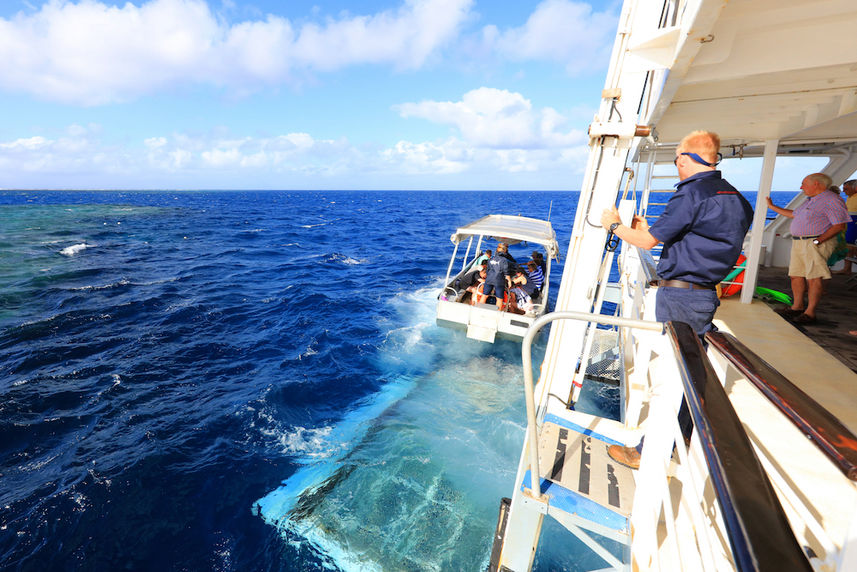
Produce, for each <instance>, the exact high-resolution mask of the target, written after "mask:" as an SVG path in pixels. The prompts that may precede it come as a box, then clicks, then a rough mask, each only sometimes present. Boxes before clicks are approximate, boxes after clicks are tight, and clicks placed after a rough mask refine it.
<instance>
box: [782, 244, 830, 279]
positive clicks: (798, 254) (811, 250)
mask: <svg viewBox="0 0 857 572" xmlns="http://www.w3.org/2000/svg"><path fill="white" fill-rule="evenodd" d="M834 249H836V237H833V238H832V239H830V240H826V241H824V242H822V243H821V244H819V245H818V246H816V245H814V244H813V243H812V240H793V241H792V256H791V260H789V276H802V277H804V278H824V279H825V280H826V279H828V278H830V268H829V267H828V266H827V259H828V258H830V255H831V254H833V251H834Z"/></svg>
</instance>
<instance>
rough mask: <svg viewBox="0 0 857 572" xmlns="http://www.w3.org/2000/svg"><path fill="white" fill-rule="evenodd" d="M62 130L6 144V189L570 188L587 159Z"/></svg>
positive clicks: (2, 169) (555, 152)
mask: <svg viewBox="0 0 857 572" xmlns="http://www.w3.org/2000/svg"><path fill="white" fill-rule="evenodd" d="M65 131H66V133H64V134H63V135H61V136H59V137H56V138H50V137H43V136H36V137H31V138H26V139H15V140H10V141H0V181H3V184H4V186H8V187H15V188H26V187H39V188H45V187H48V188H81V187H88V188H164V187H167V188H212V189H216V188H344V189H348V188H408V186H409V185H415V186H417V187H418V188H563V187H565V188H568V186H569V183H568V182H567V181H568V175H569V173H575V172H576V171H579V168H580V167H582V165H583V164H584V161H585V152H584V153H580V152H578V151H577V150H578V149H584V150H585V146H583V145H572V146H567V147H557V146H550V145H548V146H544V147H542V148H497V147H492V146H481V147H480V146H475V145H473V144H472V142H470V141H467V140H464V139H462V138H461V137H458V136H453V137H449V138H447V139H445V140H443V141H406V140H402V141H399V142H397V143H395V144H394V145H392V146H390V147H379V146H370V145H365V144H361V145H355V144H352V143H351V142H349V141H348V140H346V139H316V138H314V137H313V136H312V135H311V134H309V133H299V132H296V133H286V134H281V135H275V136H271V137H249V136H248V137H233V136H230V135H229V134H228V133H226V132H224V131H222V130H216V131H214V132H212V133H209V134H206V135H189V134H186V133H173V134H164V135H156V136H152V137H148V138H146V139H143V140H141V141H139V143H138V145H137V148H133V147H128V146H118V145H115V144H111V143H109V142H107V141H106V140H104V139H102V138H101V135H100V130H99V128H98V126H94V125H93V126H88V127H87V129H85V130H79V129H76V128H75V129H67V130H65ZM70 131H74V132H76V133H77V134H78V135H77V136H71V135H69V134H68V132H70ZM517 176H520V177H524V178H518V179H516V178H515V177H517ZM409 181H410V183H409ZM548 181H549V182H548Z"/></svg>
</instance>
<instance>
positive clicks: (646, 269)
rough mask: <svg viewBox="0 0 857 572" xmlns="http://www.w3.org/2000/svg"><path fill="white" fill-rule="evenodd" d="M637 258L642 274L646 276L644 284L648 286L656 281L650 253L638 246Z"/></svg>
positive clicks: (652, 258) (653, 260)
mask: <svg viewBox="0 0 857 572" xmlns="http://www.w3.org/2000/svg"><path fill="white" fill-rule="evenodd" d="M637 257H638V258H639V259H640V265H641V266H642V267H643V273H644V274H645V275H646V282H648V283H649V284H651V283H653V282H654V281H655V280H657V279H658V270H657V265H656V264H655V257H654V256H652V252H651V251H650V250H646V249H645V248H640V247H639V246H638V247H637Z"/></svg>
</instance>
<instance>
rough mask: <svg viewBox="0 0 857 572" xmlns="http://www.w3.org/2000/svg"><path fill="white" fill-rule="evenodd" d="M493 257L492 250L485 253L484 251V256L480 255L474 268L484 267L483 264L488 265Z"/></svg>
mask: <svg viewBox="0 0 857 572" xmlns="http://www.w3.org/2000/svg"><path fill="white" fill-rule="evenodd" d="M492 256H493V253H492V252H491V250H490V249H489V250H485V251H483V252H482V254H480V255H479V256H478V257H477V258H476V262H474V263H473V266H482V265H483V264H485V263H487V262H488V261H489V260H491V257H492Z"/></svg>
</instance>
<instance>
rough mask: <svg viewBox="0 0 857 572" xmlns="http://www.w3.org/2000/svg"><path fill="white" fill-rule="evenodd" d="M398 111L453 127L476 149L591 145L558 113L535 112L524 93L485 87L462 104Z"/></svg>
mask: <svg viewBox="0 0 857 572" xmlns="http://www.w3.org/2000/svg"><path fill="white" fill-rule="evenodd" d="M396 109H397V110H398V111H399V114H400V115H401V116H402V117H406V118H407V117H417V118H421V119H426V120H429V121H432V122H434V123H440V124H443V125H449V126H452V127H454V128H455V129H457V130H458V131H459V132H460V134H461V138H462V139H463V140H464V141H465V142H467V144H469V145H472V146H474V147H487V148H496V149H540V148H548V147H563V146H569V145H580V144H585V143H586V142H587V138H586V136H585V134H584V133H583V132H582V131H580V130H575V129H570V128H569V127H568V125H567V123H568V121H567V120H566V119H565V118H564V117H563V116H562V115H561V114H560V113H558V112H557V111H556V110H554V109H552V108H549V107H548V108H544V109H542V110H534V109H533V106H532V103H531V102H530V101H529V100H528V99H526V98H525V97H524V96H523V95H521V94H520V93H512V92H509V91H506V90H501V89H495V88H489V87H481V88H479V89H475V90H472V91H469V92H467V93H465V94H464V96H463V97H462V98H461V101H457V102H451V101H422V102H420V103H404V104H401V105H398V106H396ZM563 129H566V130H565V131H563Z"/></svg>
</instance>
